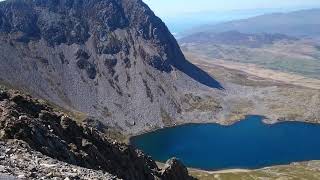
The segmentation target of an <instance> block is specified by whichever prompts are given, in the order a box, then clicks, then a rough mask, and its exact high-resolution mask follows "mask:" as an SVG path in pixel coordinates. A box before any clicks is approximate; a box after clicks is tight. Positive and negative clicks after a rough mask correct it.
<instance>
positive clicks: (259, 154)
mask: <svg viewBox="0 0 320 180" xmlns="http://www.w3.org/2000/svg"><path fill="white" fill-rule="evenodd" d="M319 138H320V125H315V124H307V123H300V122H284V123H278V124H275V125H267V124H264V123H263V122H262V117H259V116H248V117H247V118H246V119H245V120H243V121H240V122H239V123H236V124H234V125H232V126H221V125H218V124H189V125H183V126H178V127H173V128H165V129H161V130H158V131H155V132H151V133H147V134H143V135H140V136H137V137H133V138H132V139H131V140H130V142H131V144H132V145H134V146H136V147H137V148H139V149H141V150H143V151H144V152H146V153H147V154H148V155H151V156H152V157H153V159H155V160H157V161H160V162H165V161H166V160H167V159H169V158H171V157H177V158H179V159H180V160H181V161H183V163H184V164H185V165H186V166H188V167H193V168H200V169H204V170H219V169H228V168H247V169H254V168H261V167H265V166H271V165H281V164H289V163H291V162H297V161H306V160H320V139H319Z"/></svg>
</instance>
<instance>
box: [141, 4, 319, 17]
mask: <svg viewBox="0 0 320 180" xmlns="http://www.w3.org/2000/svg"><path fill="white" fill-rule="evenodd" d="M144 2H145V3H147V4H148V5H149V6H150V7H151V9H152V10H154V11H155V13H156V14H157V15H158V16H160V17H170V16H176V15H179V14H185V13H194V12H203V11H230V10H245V9H256V8H258V9H269V8H277V9H279V8H281V9H291V8H299V7H300V8H312V7H320V0H144Z"/></svg>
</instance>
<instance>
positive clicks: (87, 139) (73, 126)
mask: <svg viewBox="0 0 320 180" xmlns="http://www.w3.org/2000/svg"><path fill="white" fill-rule="evenodd" d="M2 141H4V142H5V143H4V142H2ZM21 141H23V142H21ZM24 142H26V143H27V144H26V143H24ZM29 146H30V147H31V148H30V147H29ZM37 151H38V152H41V153H42V154H44V155H47V156H50V157H51V158H53V159H48V158H46V157H44V156H43V155H42V154H39V153H37ZM0 152H1V155H0V156H1V158H0V165H1V166H2V167H4V168H2V170H1V169H0V174H1V173H10V174H13V175H17V174H21V175H23V176H24V178H27V179H40V178H42V177H46V178H45V179H52V178H53V177H57V178H59V177H65V176H66V177H67V176H68V175H67V174H68V173H70V171H71V172H72V169H76V170H75V172H77V171H79V172H78V173H75V172H73V174H76V175H78V176H80V177H78V179H79V178H80V179H86V178H88V176H89V175H88V174H86V173H85V172H88V173H89V172H90V173H92V174H93V176H92V177H100V179H108V178H109V177H112V175H113V176H114V177H116V178H121V179H130V180H135V179H137V180H138V179H139V180H143V179H164V180H171V179H180V178H179V177H181V178H183V179H191V177H189V176H188V171H187V169H186V168H185V167H184V166H183V165H182V164H181V163H180V162H179V161H177V160H176V159H173V160H171V161H169V162H168V163H167V165H166V167H165V168H164V169H163V170H161V169H160V168H158V166H157V165H156V163H155V162H154V161H153V160H152V159H151V157H149V156H146V155H144V154H143V153H142V152H141V151H139V150H136V149H134V148H133V147H131V146H128V145H125V144H121V143H118V142H116V141H113V140H110V139H107V138H106V137H105V135H104V134H103V133H101V132H100V131H98V130H97V129H95V128H94V127H91V126H89V125H86V124H79V123H76V122H75V121H73V120H72V119H70V118H69V117H67V116H66V115H64V113H62V112H59V111H56V110H54V109H53V108H52V107H50V106H49V105H47V104H45V103H43V102H41V101H40V100H37V99H33V98H31V97H30V96H26V95H23V94H20V93H19V92H16V91H4V90H0ZM57 160H60V161H64V162H66V163H69V164H72V165H76V166H81V167H85V168H89V169H91V170H86V169H83V168H78V167H73V168H72V167H71V166H70V165H68V164H63V163H61V162H58V161H57ZM28 162H29V164H28ZM48 163H49V164H48ZM50 164H51V165H50ZM5 169H7V170H8V171H6V172H3V171H5ZM61 169H65V171H64V172H62V171H59V170H61ZM102 172H104V173H108V174H105V175H103V173H102ZM49 173H51V175H50V176H46V174H49ZM71 174H72V173H71ZM101 174H102V175H101ZM0 177H1V176H0ZM74 179H77V178H74Z"/></svg>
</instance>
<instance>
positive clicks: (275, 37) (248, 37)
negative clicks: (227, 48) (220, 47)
mask: <svg viewBox="0 0 320 180" xmlns="http://www.w3.org/2000/svg"><path fill="white" fill-rule="evenodd" d="M295 40H298V38H295V37H290V36H287V35H283V34H267V33H261V34H249V33H241V32H238V31H227V32H221V33H215V32H200V33H195V34H192V35H190V36H186V37H184V38H182V39H180V40H179V42H180V43H181V44H183V43H201V44H224V45H234V46H246V47H251V48H257V47H261V46H263V45H268V44H273V43H275V42H278V41H295Z"/></svg>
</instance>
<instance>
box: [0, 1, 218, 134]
mask: <svg viewBox="0 0 320 180" xmlns="http://www.w3.org/2000/svg"><path fill="white" fill-rule="evenodd" d="M0 41H1V43H0V53H1V55H2V56H1V57H0V62H1V66H0V77H1V79H0V81H2V83H6V84H9V85H10V86H13V87H15V88H19V89H22V90H27V91H28V92H30V93H31V94H33V95H36V96H38V97H41V98H44V99H47V100H49V101H50V102H53V103H55V104H57V105H59V106H61V107H63V108H66V109H68V110H71V111H76V112H83V113H84V114H82V113H79V115H81V117H82V115H85V116H86V117H88V116H90V117H93V118H97V119H99V120H101V121H102V122H103V123H104V124H105V125H108V126H113V127H117V128H119V129H121V130H124V131H125V132H130V133H135V132H138V131H141V130H145V129H152V128H154V127H161V126H164V125H170V124H174V123H175V122H174V121H175V119H177V118H179V119H183V115H181V112H182V111H183V106H182V102H181V96H182V95H183V92H185V89H188V88H191V87H199V86H203V87H205V86H208V87H210V88H222V87H221V86H220V84H219V83H218V82H217V81H215V80H214V79H213V78H212V77H210V76H209V75H208V74H206V73H205V72H204V71H202V70H200V69H199V68H197V67H196V66H194V65H192V64H191V63H189V62H188V61H187V60H186V59H185V57H184V56H183V54H182V52H181V50H180V48H179V46H178V44H177V42H176V40H175V39H174V37H173V36H172V35H171V34H170V32H169V30H168V29H167V27H166V26H165V24H164V23H163V22H162V21H161V20H160V19H159V18H158V17H156V16H155V15H154V13H153V12H152V11H151V10H150V9H149V8H148V7H147V6H146V4H144V3H143V2H142V1H141V0H7V1H4V2H1V3H0Z"/></svg>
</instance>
